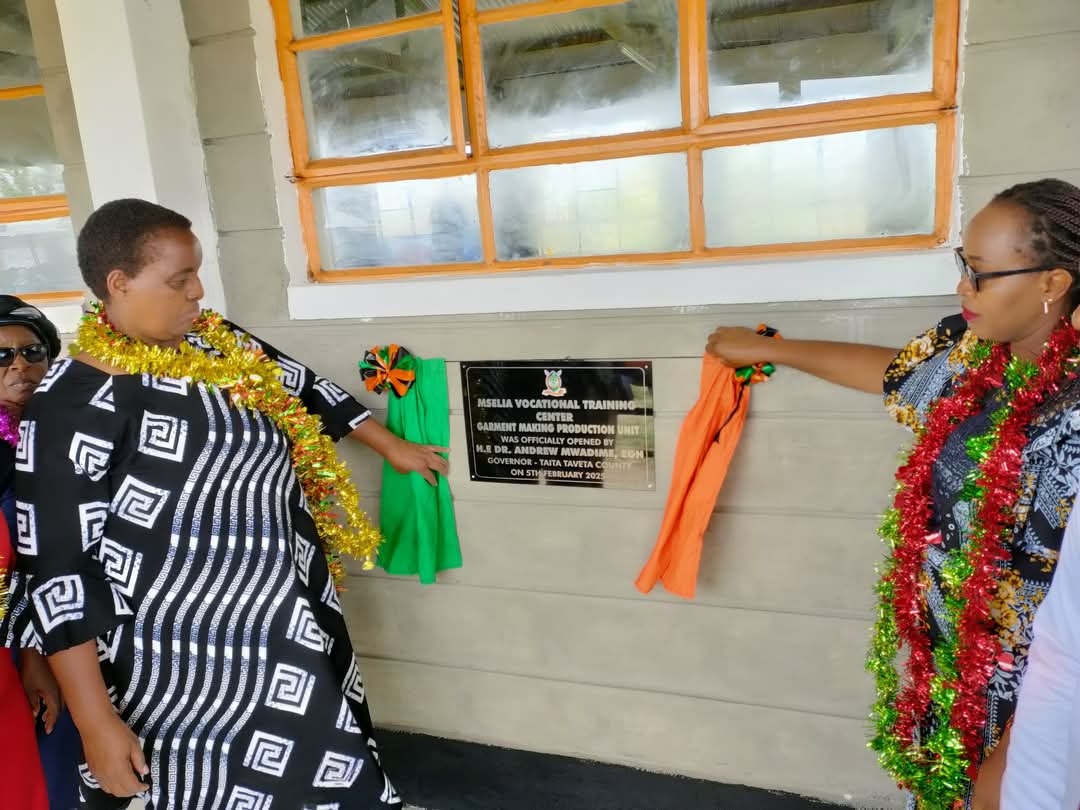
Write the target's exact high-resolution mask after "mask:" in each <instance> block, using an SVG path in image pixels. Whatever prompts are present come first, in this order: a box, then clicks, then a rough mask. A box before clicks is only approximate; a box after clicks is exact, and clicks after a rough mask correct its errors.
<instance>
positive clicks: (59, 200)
mask: <svg viewBox="0 0 1080 810" xmlns="http://www.w3.org/2000/svg"><path fill="white" fill-rule="evenodd" d="M44 95H45V87H44V85H40V84H28V85H21V86H19V87H5V88H0V110H3V103H4V102H5V101H15V100H17V99H21V98H33V97H34V96H44ZM70 215H71V211H70V209H69V208H68V200H67V195H64V194H47V195H42V196H39V197H0V224H8V223H12V222H32V221H34V220H38V219H59V218H60V217H67V216H70ZM2 285H3V279H2V278H0V286H2ZM20 297H21V298H22V299H23V300H25V301H30V302H32V303H36V304H48V303H57V302H62V301H76V300H82V297H83V293H82V290H55V291H50V292H39V293H27V294H25V295H22V296H20Z"/></svg>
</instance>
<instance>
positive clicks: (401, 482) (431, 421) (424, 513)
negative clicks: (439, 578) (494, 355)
mask: <svg viewBox="0 0 1080 810" xmlns="http://www.w3.org/2000/svg"><path fill="white" fill-rule="evenodd" d="M386 427H387V428H388V429H389V430H390V432H391V433H393V434H394V435H395V436H400V437H401V438H403V439H407V440H408V441H410V442H417V443H418V444H432V445H435V446H437V447H449V446H450V396H449V394H448V393H447V385H446V361H445V360H442V359H437V360H422V359H420V358H419V357H417V358H416V382H415V383H414V384H413V386H412V388H410V389H409V391H408V393H406V394H405V396H404V397H397V396H394V395H393V394H391V395H390V402H389V413H388V415H387V418H386ZM436 477H437V478H438V481H439V485H438V486H437V487H433V486H431V484H429V483H428V482H427V481H425V480H424V479H423V477H422V476H420V475H419V473H408V474H405V475H402V474H401V473H399V472H395V471H394V469H393V468H392V467H391V466H390V465H389V463H384V464H383V478H382V497H381V501H380V521H379V523H380V528H381V529H382V532H383V536H384V537H385V541H384V542H383V544H382V546H381V547H380V548H379V565H380V566H381V567H382V568H384V569H386V572H387V573H388V574H395V575H398V576H412V575H414V574H419V575H420V581H421V582H423V583H424V584H425V585H430V584H431V583H433V582H435V574H436V573H438V572H439V571H446V570H447V569H450V568H460V567H461V546H460V545H459V543H458V535H457V521H456V520H455V519H454V503H453V500H452V498H451V496H450V483H449V482H448V481H447V480H446V478H444V477H443V476H441V475H438V474H437V473H436Z"/></svg>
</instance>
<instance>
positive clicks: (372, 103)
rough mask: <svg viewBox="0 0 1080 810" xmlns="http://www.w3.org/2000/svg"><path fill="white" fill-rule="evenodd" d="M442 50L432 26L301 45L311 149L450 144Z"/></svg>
mask: <svg viewBox="0 0 1080 810" xmlns="http://www.w3.org/2000/svg"><path fill="white" fill-rule="evenodd" d="M443 54H444V51H443V39H442V30H441V29H438V28H431V29H425V30H423V31H413V32H410V33H408V34H399V35H397V36H393V37H386V38H383V39H376V40H373V41H371V42H358V43H355V44H352V45H342V46H340V47H337V48H331V49H330V50H326V51H306V52H303V53H301V54H300V75H301V77H302V83H303V87H304V107H305V113H306V115H307V124H308V139H309V142H310V150H311V157H312V158H329V157H353V156H357V155H370V154H376V153H385V152H400V151H403V150H406V149H421V148H424V147H432V146H445V145H448V144H450V143H451V142H452V139H451V134H450V102H449V95H448V93H447V89H446V62H445V60H444V57H443Z"/></svg>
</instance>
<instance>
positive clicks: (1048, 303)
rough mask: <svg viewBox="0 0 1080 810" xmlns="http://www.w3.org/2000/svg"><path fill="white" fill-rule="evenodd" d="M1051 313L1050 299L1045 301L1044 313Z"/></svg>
mask: <svg viewBox="0 0 1080 810" xmlns="http://www.w3.org/2000/svg"><path fill="white" fill-rule="evenodd" d="M1049 314H1050V302H1049V301H1043V315H1049Z"/></svg>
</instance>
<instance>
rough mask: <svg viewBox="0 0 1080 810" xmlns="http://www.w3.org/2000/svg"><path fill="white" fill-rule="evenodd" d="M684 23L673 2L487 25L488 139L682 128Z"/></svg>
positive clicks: (649, 0)
mask: <svg viewBox="0 0 1080 810" xmlns="http://www.w3.org/2000/svg"><path fill="white" fill-rule="evenodd" d="M678 26H679V14H678V6H677V3H675V2H674V1H673V0H631V1H630V2H627V3H622V4H620V5H616V6H604V7H601V8H591V9H585V10H582V11H575V12H572V13H570V14H557V15H554V16H547V17H531V18H529V19H525V20H515V21H514V22H506V23H498V24H495V25H485V26H483V27H482V28H481V30H480V38H481V43H482V45H483V58H484V81H485V83H486V87H487V113H488V141H489V143H490V144H491V145H492V146H493V147H500V146H513V145H516V144H522V143H535V142H537V141H558V140H566V139H569V138H587V137H594V136H598V135H621V134H625V133H629V132H644V131H649V130H657V129H667V128H669V127H677V126H679V125H680V123H681V121H682V106H681V104H682V102H681V97H680V92H679V57H678V55H679V34H678Z"/></svg>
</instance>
